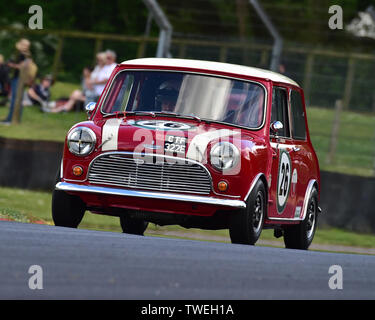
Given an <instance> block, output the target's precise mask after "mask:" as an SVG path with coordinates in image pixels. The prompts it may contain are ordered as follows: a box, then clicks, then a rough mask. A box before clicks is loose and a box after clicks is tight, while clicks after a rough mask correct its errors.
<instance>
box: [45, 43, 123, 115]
mask: <svg viewBox="0 0 375 320" xmlns="http://www.w3.org/2000/svg"><path fill="white" fill-rule="evenodd" d="M96 61H97V65H96V66H95V68H94V70H93V71H92V72H91V73H85V74H84V81H83V84H84V85H83V87H84V90H83V91H81V90H74V91H73V93H72V94H71V95H70V97H69V100H68V101H67V102H66V103H64V104H63V105H60V106H56V107H54V108H51V109H48V110H47V109H46V110H43V111H44V112H53V113H55V112H62V111H65V112H66V111H70V110H72V109H73V108H74V106H75V104H76V103H77V102H81V103H82V102H84V104H85V105H87V104H88V103H89V102H97V101H98V99H99V96H100V95H101V93H102V91H103V89H104V87H105V85H106V83H107V81H108V79H109V78H110V76H111V74H112V71H113V69H114V68H115V67H116V65H117V63H116V62H115V61H116V53H115V52H113V51H111V50H107V51H106V52H100V53H98V54H97V55H96Z"/></svg>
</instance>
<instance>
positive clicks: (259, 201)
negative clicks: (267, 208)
mask: <svg viewBox="0 0 375 320" xmlns="http://www.w3.org/2000/svg"><path fill="white" fill-rule="evenodd" d="M263 214H264V196H263V193H262V192H261V191H259V192H258V193H257V196H256V198H255V204H254V211H253V217H252V228H253V229H254V232H255V233H259V232H260V230H261V228H262V221H263Z"/></svg>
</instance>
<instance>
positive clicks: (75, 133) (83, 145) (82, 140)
mask: <svg viewBox="0 0 375 320" xmlns="http://www.w3.org/2000/svg"><path fill="white" fill-rule="evenodd" d="M95 145H96V135H95V133H94V131H92V130H91V129H89V128H86V127H77V128H74V129H73V130H72V131H71V132H70V133H69V135H68V148H69V151H70V152H71V153H73V154H75V155H77V156H87V155H88V154H90V153H91V152H92V151H93V150H94V148H95Z"/></svg>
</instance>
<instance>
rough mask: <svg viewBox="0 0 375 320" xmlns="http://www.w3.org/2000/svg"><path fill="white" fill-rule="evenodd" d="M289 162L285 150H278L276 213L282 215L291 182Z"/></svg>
mask: <svg viewBox="0 0 375 320" xmlns="http://www.w3.org/2000/svg"><path fill="white" fill-rule="evenodd" d="M291 170H292V168H291V161H290V156H289V153H288V152H287V151H286V150H280V157H279V172H278V177H277V211H278V213H280V214H281V213H282V212H283V211H284V209H285V206H286V203H287V201H288V197H289V189H290V182H291Z"/></svg>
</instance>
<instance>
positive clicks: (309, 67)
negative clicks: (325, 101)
mask: <svg viewBox="0 0 375 320" xmlns="http://www.w3.org/2000/svg"><path fill="white" fill-rule="evenodd" d="M313 68H314V54H313V53H309V54H308V56H307V59H306V65H305V76H304V79H303V91H304V94H305V100H306V104H307V105H310V101H311V78H312V73H313Z"/></svg>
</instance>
